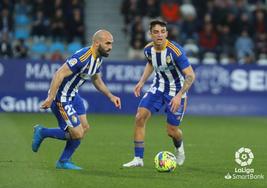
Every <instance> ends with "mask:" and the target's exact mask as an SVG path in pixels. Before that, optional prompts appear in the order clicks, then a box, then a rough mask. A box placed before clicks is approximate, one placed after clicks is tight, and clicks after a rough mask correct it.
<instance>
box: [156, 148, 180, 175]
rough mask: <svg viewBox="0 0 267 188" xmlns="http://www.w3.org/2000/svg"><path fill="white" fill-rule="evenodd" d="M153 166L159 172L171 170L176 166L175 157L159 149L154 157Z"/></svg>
mask: <svg viewBox="0 0 267 188" xmlns="http://www.w3.org/2000/svg"><path fill="white" fill-rule="evenodd" d="M154 163H155V168H156V169H157V171H159V172H172V171H174V170H175V168H176V157H175V155H174V154H172V153H171V152H169V151H161V152H159V153H158V154H157V155H156V156H155V158H154Z"/></svg>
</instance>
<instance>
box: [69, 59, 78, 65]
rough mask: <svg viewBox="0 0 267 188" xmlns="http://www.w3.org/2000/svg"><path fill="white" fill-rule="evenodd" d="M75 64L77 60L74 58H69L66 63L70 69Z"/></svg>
mask: <svg viewBox="0 0 267 188" xmlns="http://www.w3.org/2000/svg"><path fill="white" fill-rule="evenodd" d="M77 62H78V60H77V59H76V58H71V59H70V60H68V63H69V65H70V66H71V67H73V66H74V65H75V64H76V63H77Z"/></svg>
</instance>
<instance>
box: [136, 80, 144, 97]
mask: <svg viewBox="0 0 267 188" xmlns="http://www.w3.org/2000/svg"><path fill="white" fill-rule="evenodd" d="M143 86H144V84H143V83H142V82H138V83H137V84H136V86H135V87H134V95H135V96H136V97H140V93H141V90H142V88H143Z"/></svg>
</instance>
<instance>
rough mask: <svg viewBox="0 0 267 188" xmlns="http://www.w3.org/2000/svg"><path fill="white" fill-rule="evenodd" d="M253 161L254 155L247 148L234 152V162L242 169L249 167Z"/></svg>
mask: <svg viewBox="0 0 267 188" xmlns="http://www.w3.org/2000/svg"><path fill="white" fill-rule="evenodd" d="M253 159H254V155H253V153H252V151H251V149H249V148H244V147H242V148H239V149H238V150H237V151H236V152H235V162H236V163H237V164H239V165H240V166H242V167H243V166H248V165H251V163H252V161H253Z"/></svg>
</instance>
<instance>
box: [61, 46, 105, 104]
mask: <svg viewBox="0 0 267 188" xmlns="http://www.w3.org/2000/svg"><path fill="white" fill-rule="evenodd" d="M66 64H67V65H68V66H69V68H70V69H71V71H72V72H73V74H71V75H70V76H68V77H66V78H64V80H63V82H62V84H61V85H60V86H59V89H58V92H57V96H56V100H58V101H60V102H67V101H71V100H72V99H73V97H74V96H75V95H76V94H77V93H78V89H79V87H80V86H81V85H83V83H84V82H85V81H86V80H89V79H90V78H91V76H93V75H95V74H97V73H99V72H100V67H101V64H102V58H101V57H98V58H96V57H94V54H93V53H92V48H91V47H85V48H82V49H80V50H79V51H77V52H76V53H75V54H74V55H72V56H71V57H70V58H68V59H67V60H66Z"/></svg>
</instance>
